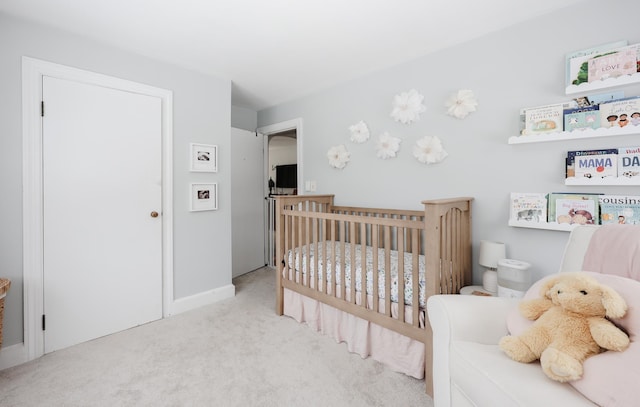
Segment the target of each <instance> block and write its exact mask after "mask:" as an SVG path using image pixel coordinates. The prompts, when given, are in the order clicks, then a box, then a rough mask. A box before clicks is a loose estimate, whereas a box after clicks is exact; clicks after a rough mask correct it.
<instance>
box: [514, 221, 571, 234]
mask: <svg viewBox="0 0 640 407" xmlns="http://www.w3.org/2000/svg"><path fill="white" fill-rule="evenodd" d="M509 226H512V227H515V228H528V229H543V230H556V231H559V232H571V231H572V230H573V229H574V228H575V227H577V226H578V225H577V224H573V225H570V224H568V223H557V222H526V221H518V220H510V221H509Z"/></svg>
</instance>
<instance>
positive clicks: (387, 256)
mask: <svg viewBox="0 0 640 407" xmlns="http://www.w3.org/2000/svg"><path fill="white" fill-rule="evenodd" d="M390 250H391V227H389V226H385V227H384V313H385V314H386V315H387V316H391V271H390V270H391V253H390Z"/></svg>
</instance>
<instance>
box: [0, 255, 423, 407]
mask: <svg viewBox="0 0 640 407" xmlns="http://www.w3.org/2000/svg"><path fill="white" fill-rule="evenodd" d="M274 273H275V271H274V270H272V269H268V268H263V269H259V270H257V271H254V272H251V273H248V274H245V275H243V276H241V277H238V278H237V279H235V280H234V284H235V285H236V296H235V297H234V298H230V299H227V300H224V301H221V302H218V303H216V304H212V305H209V306H205V307H202V308H200V309H197V310H193V311H190V312H186V313H184V314H180V315H176V316H173V317H170V318H166V319H163V320H160V321H156V322H153V323H150V324H146V325H143V326H139V327H136V328H133V329H129V330H127V331H124V332H119V333H117V334H113V335H109V336H106V337H103V338H99V339H96V340H93V341H90V342H86V343H83V344H80V345H76V346H73V347H70V348H67V349H63V350H60V351H56V352H52V353H49V354H47V355H45V356H43V357H41V358H39V359H37V360H34V361H31V362H29V363H26V364H24V365H20V366H16V367H13V368H10V369H6V370H4V371H1V372H0V406H2V407H8V406H16V407H17V406H20V407H28V406H82V407H85V406H87V407H89V406H110V407H115V406H155V407H158V406H194V407H196V406H243V407H245V406H248V407H251V406H265V407H266V406H278V407H288V406H296V407H297V406H303V407H315V406H332V407H338V406H340V407H342V406H363V407H364V406H432V405H433V402H432V400H431V398H430V397H428V396H427V395H426V393H425V387H424V381H421V380H416V379H413V378H411V377H408V376H405V375H403V374H400V373H395V372H392V371H390V370H389V369H387V368H385V367H384V366H383V365H381V364H380V363H378V362H375V361H373V360H371V359H362V358H360V356H357V355H355V354H351V353H349V352H347V350H346V346H345V345H344V344H337V343H336V342H335V341H334V340H332V339H330V338H328V337H326V336H323V335H322V334H320V333H317V332H314V331H312V330H311V329H309V328H308V327H307V326H305V325H301V324H298V323H297V322H295V321H294V320H292V319H290V318H287V317H279V316H277V315H276V314H275V312H274V304H275V300H274V292H275V276H274Z"/></svg>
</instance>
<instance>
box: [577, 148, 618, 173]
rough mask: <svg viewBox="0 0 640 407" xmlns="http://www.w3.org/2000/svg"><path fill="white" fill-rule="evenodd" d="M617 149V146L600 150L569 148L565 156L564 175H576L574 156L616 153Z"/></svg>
mask: <svg viewBox="0 0 640 407" xmlns="http://www.w3.org/2000/svg"><path fill="white" fill-rule="evenodd" d="M618 152H619V149H617V148H605V149H600V150H571V151H567V158H566V171H565V177H566V178H569V177H575V176H576V171H575V170H576V165H575V161H576V157H584V156H592V155H596V156H597V155H609V154H618ZM616 175H617V174H616Z"/></svg>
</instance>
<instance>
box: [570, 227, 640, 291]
mask: <svg viewBox="0 0 640 407" xmlns="http://www.w3.org/2000/svg"><path fill="white" fill-rule="evenodd" d="M582 268H583V269H584V270H585V271H594V272H597V273H603V274H613V275H616V276H620V277H626V278H631V279H633V280H636V281H640V225H618V224H613V225H604V226H602V227H600V228H599V229H598V230H596V231H595V232H594V234H593V236H592V237H591V240H590V242H589V248H588V250H587V253H586V254H585V256H584V262H583V264H582Z"/></svg>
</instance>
